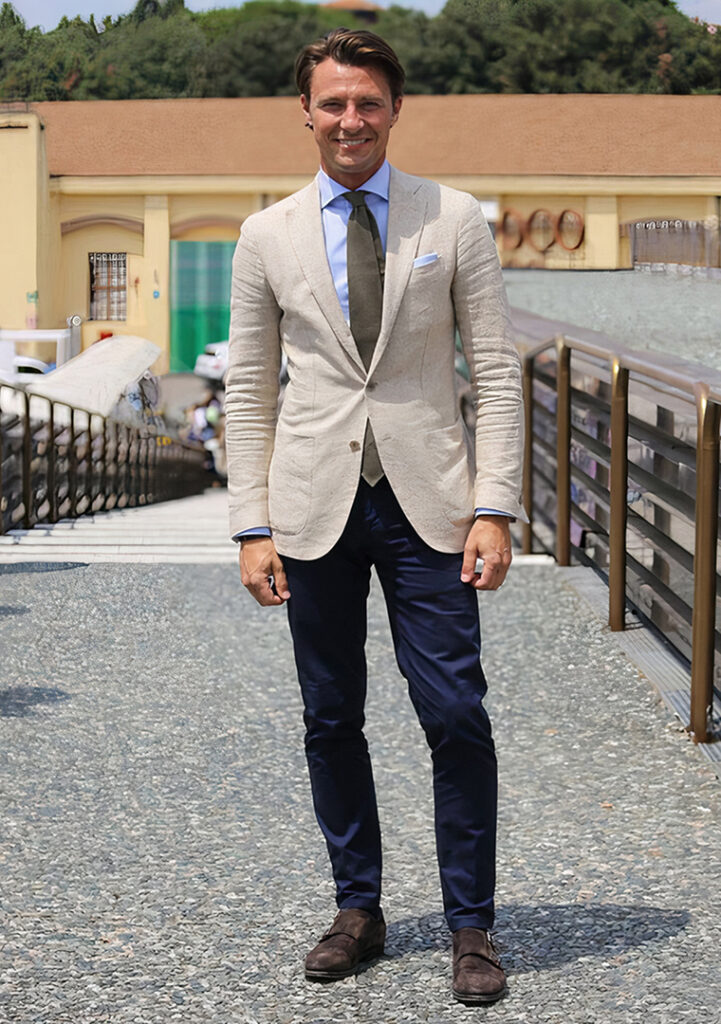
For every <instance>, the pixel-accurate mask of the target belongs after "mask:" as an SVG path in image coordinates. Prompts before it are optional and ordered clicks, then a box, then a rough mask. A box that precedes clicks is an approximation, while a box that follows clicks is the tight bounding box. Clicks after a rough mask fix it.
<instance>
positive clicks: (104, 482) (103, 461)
mask: <svg viewBox="0 0 721 1024" xmlns="http://www.w3.org/2000/svg"><path fill="white" fill-rule="evenodd" d="M100 422H101V423H102V425H103V444H102V448H101V451H100V494H101V495H102V499H103V500H102V504H101V505H100V506H99V507H100V508H103V509H104V508H107V504H108V495H107V487H108V419H107V416H101V418H100Z"/></svg>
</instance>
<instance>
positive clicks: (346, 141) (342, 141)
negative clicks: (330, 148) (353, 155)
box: [336, 139, 368, 146]
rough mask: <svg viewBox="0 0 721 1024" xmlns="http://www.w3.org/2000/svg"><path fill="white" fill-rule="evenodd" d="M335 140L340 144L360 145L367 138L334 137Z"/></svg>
mask: <svg viewBox="0 0 721 1024" xmlns="http://www.w3.org/2000/svg"><path fill="white" fill-rule="evenodd" d="M336 142H337V143H338V144H339V145H341V146H362V145H363V143H364V142H368V139H336Z"/></svg>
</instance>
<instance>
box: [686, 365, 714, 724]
mask: <svg viewBox="0 0 721 1024" xmlns="http://www.w3.org/2000/svg"><path fill="white" fill-rule="evenodd" d="M696 410H697V415H698V433H697V436H696V538H695V544H694V558H693V570H694V571H693V577H694V588H693V626H692V652H691V734H692V736H693V739H694V741H695V742H696V743H706V742H708V740H709V739H710V736H709V709H710V707H711V703H712V700H713V673H714V634H715V630H716V549H717V539H718V525H717V524H718V486H719V425H720V423H721V415H720V414H721V407H719V406H718V405H717V404H716V403H715V402H709V400H708V392H707V390H706V388H705V387H704V386H703V385H700V386H698V387H697V389H696Z"/></svg>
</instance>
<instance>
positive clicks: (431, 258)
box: [413, 252, 440, 270]
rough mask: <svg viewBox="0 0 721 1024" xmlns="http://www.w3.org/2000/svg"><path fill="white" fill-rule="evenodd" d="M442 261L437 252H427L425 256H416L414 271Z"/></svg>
mask: <svg viewBox="0 0 721 1024" xmlns="http://www.w3.org/2000/svg"><path fill="white" fill-rule="evenodd" d="M439 259H440V257H439V255H438V253H437V252H427V253H425V255H423V256H416V258H415V259H414V260H413V269H414V270H418V269H419V268H420V267H428V266H430V265H431V264H432V263H437V262H438V260H439Z"/></svg>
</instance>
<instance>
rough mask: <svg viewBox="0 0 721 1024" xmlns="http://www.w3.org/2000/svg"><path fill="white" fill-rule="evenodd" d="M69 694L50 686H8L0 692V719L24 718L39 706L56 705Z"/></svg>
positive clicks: (68, 697) (67, 698)
mask: <svg viewBox="0 0 721 1024" xmlns="http://www.w3.org/2000/svg"><path fill="white" fill-rule="evenodd" d="M69 699H70V694H68V693H65V692H64V691H63V690H56V689H54V688H53V687H50V686H9V687H8V688H7V689H6V690H0V718H25V717H26V716H27V715H30V714H32V712H33V710H34V709H35V708H36V707H37V706H38V705H39V704H57V703H58V702H59V701H64V700H69Z"/></svg>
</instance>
